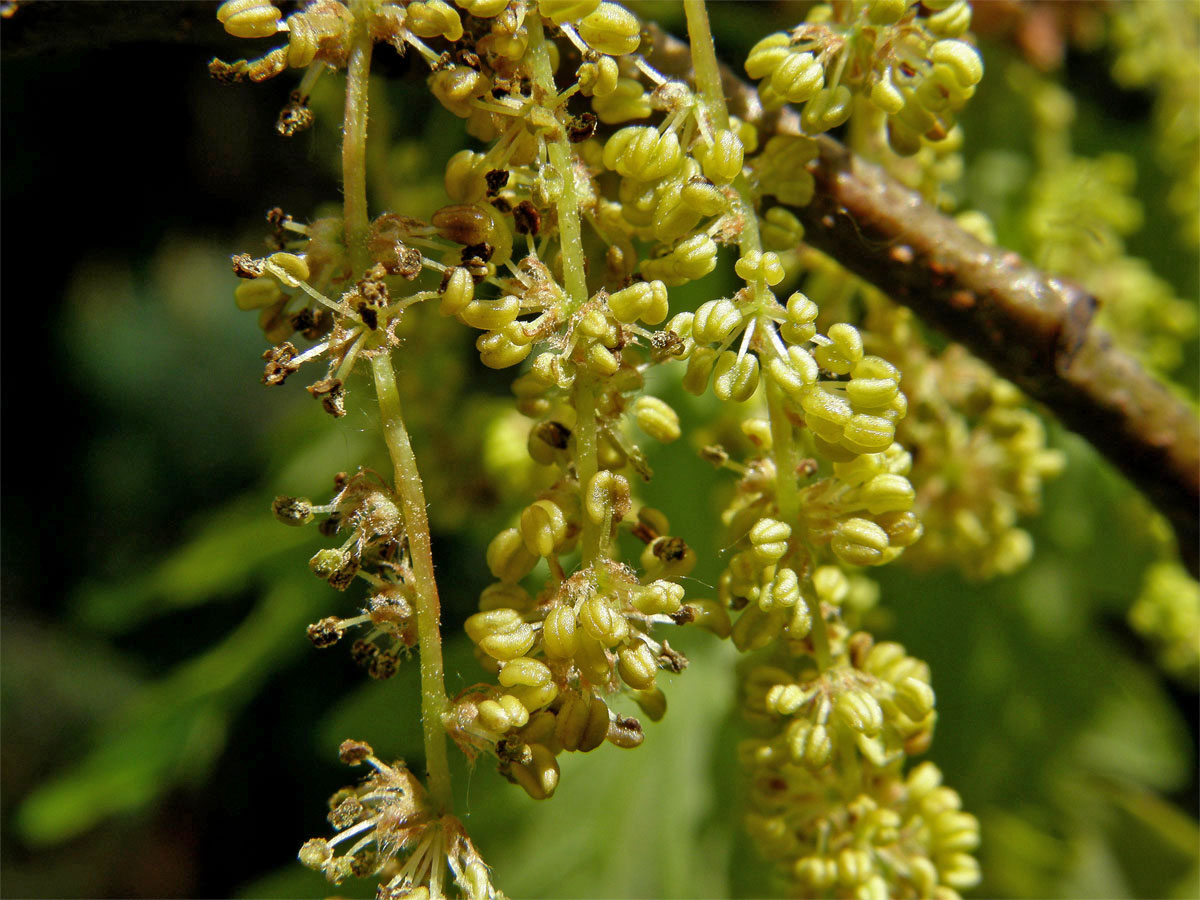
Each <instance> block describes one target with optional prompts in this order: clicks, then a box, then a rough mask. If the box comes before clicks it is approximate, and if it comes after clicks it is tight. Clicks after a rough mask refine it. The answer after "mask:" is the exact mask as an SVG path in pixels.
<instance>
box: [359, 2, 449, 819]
mask: <svg viewBox="0 0 1200 900" xmlns="http://www.w3.org/2000/svg"><path fill="white" fill-rule="evenodd" d="M376 6H377V3H376V2H375V0H354V2H353V3H352V4H351V10H352V12H353V14H354V32H353V38H352V43H351V49H350V64H349V67H348V69H347V72H346V112H345V120H344V122H343V135H342V189H343V194H344V198H345V206H344V213H343V216H344V218H343V228H344V234H345V241H346V252H347V253H348V254H349V257H350V265H351V267H352V272H353V273H354V275H355V276H358V275H361V274H362V273H364V272H365V271H366V269H367V267H368V266H369V265H370V261H371V259H370V255H369V253H368V252H367V234H368V232H369V229H370V218H369V215H368V211H367V90H368V85H369V80H370V72H371V49H372V45H373V42H372V39H371V32H370V28H369V19H370V16H371V14H372V12H373V11H374V9H375V7H376ZM371 371H372V373H373V374H374V376H375V391H376V394H377V396H378V399H379V413H380V417H381V419H382V421H383V436H384V441H385V442H386V443H387V448H388V454H389V455H390V456H391V458H392V465H393V466H394V467H395V482H396V494H397V495H398V496H399V498H400V506H401V508H402V510H403V511H404V530H405V533H406V535H407V537H408V551H409V556H410V557H411V558H412V567H413V576H414V580H415V582H416V583H415V584H414V586H413V588H414V593H415V595H416V601H417V639H418V641H419V642H420V648H421V650H420V652H421V726H422V730H423V732H424V738H425V767H426V773H427V775H428V777H427V785H426V786H427V788H428V790H429V796H430V798H431V799H432V800H433V802H434V803H435V804H436V805H437V807H438V808H439V810H441V811H443V812H444V811H447V810H449V809H450V805H451V790H450V763H449V760H448V759H447V757H446V732H445V728H444V726H443V725H442V719H443V716H444V714H445V713H446V710H447V709H448V707H449V701H448V700H447V698H446V688H445V677H444V675H443V664H442V634H441V622H440V620H441V603H440V601H439V599H438V591H437V581H436V579H435V577H434V572H433V551H432V544H431V541H430V537H429V519H428V517H427V516H426V514H425V490H424V488H423V487H422V485H421V475H420V472H418V470H417V458H416V456H415V455H414V454H413V449H412V442H411V441H410V440H409V438H408V430H407V429H406V428H405V426H404V416H403V410H402V408H401V405H400V392H399V391H398V390H397V388H396V376H395V373H394V372H393V371H392V360H391V356H390V354H388V353H379V354H378V355H377V356H375V357H374V358H373V359H372V360H371Z"/></svg>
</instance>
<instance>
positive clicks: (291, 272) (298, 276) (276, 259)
mask: <svg viewBox="0 0 1200 900" xmlns="http://www.w3.org/2000/svg"><path fill="white" fill-rule="evenodd" d="M267 263H268V264H270V265H271V266H274V267H275V268H276V269H277V270H278V271H277V272H275V273H274V274H275V275H276V277H278V278H279V280H280V281H282V282H283V283H284V284H285V285H286V286H287V287H298V286H299V285H300V282H301V281H308V275H309V272H308V263H306V262H305V261H304V260H303V259H302V258H301V257H299V256H297V255H296V254H294V253H272V254H271V255H270V256H268V257H267Z"/></svg>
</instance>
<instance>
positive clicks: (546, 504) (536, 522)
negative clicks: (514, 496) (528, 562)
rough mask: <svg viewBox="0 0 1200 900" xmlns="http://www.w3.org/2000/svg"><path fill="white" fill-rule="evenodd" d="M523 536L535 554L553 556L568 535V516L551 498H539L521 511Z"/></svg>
mask: <svg viewBox="0 0 1200 900" xmlns="http://www.w3.org/2000/svg"><path fill="white" fill-rule="evenodd" d="M520 531H521V537H522V538H523V539H524V541H525V547H526V549H528V550H529V552H530V553H532V554H533V555H534V556H546V557H548V556H552V555H553V554H554V551H555V550H556V549H558V547H559V546H560V545H561V544H562V542H563V541H564V540H566V537H567V518H566V516H565V515H563V511H562V508H561V507H559V505H558V504H557V503H554V502H552V501H550V500H538V501H537V502H536V503H533V504H531V505H530V506H527V507H525V509H524V510H523V511H522V513H521V525H520Z"/></svg>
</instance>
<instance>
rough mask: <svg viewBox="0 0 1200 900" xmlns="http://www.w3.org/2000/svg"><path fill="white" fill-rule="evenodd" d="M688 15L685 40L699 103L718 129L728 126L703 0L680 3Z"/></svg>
mask: <svg viewBox="0 0 1200 900" xmlns="http://www.w3.org/2000/svg"><path fill="white" fill-rule="evenodd" d="M683 9H684V12H685V14H686V15H687V26H688V38H689V40H691V42H692V66H693V67H694V68H695V72H696V88H697V90H699V92H700V98H701V101H702V102H703V103H704V105H705V107H706V108H707V109H708V113H709V115H710V116H712V121H713V125H714V126H715V127H717V128H728V127H729V112H728V110H727V109H726V108H725V88H724V87H723V86H722V84H721V66H720V64H719V63H718V62H717V51H716V48H715V47H713V39H712V29H711V28H710V27H709V24H708V6H707V4H706V3H705V0H683Z"/></svg>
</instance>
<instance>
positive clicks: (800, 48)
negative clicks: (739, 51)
mask: <svg viewBox="0 0 1200 900" xmlns="http://www.w3.org/2000/svg"><path fill="white" fill-rule="evenodd" d="M922 12H924V13H925V14H924V15H922V14H921V13H922ZM970 25H971V7H970V4H969V3H968V2H967V0H929V2H923V3H915V2H913V0H854V2H849V3H831V4H819V5H817V6H815V7H813V8H812V10H810V12H809V13H808V16H807V20H806V21H805V22H803V23H801V24H800V25H797V26H796V27H795V28H794V29H792V31H791V32H790V33H785V32H778V33H776V34H772V35H769V36H768V37H765V38H763V39H762V40H761V41H759V42H758V43H757V44H756V45H755V46H754V48H753V49H752V50H751V51H750V55H749V56H748V57H747V59H746V73H747V74H748V75H749V76H750V77H751V78H754V79H761V83H760V84H759V86H758V94H759V97H760V99H761V100H762V102H763V106H764V107H766V108H767V109H772V108H776V107H779V106H782V105H783V104H785V103H795V104H803V107H802V109H801V113H800V117H801V121H802V123H803V126H804V130H805V132H806V133H807V134H819V133H821V132H823V131H828V130H829V129H831V128H836V127H837V126H839V125H841V124H843V123H844V122H846V120H847V119H849V118H850V116H851V113H852V112H853V111H854V98H855V96H856V95H861V96H863V97H865V98H866V99H868V100H869V101H870V103H871V105H872V106H873V107H875V108H876V109H877V110H878V111H879V112H880V113H881V114H883V115H885V116H886V118H887V137H888V142H889V143H890V144H891V147H892V149H893V150H894V151H895V152H896V153H899V154H901V155H905V156H907V155H911V154H913V153H916V152H917V151H918V150H920V149H921V146H922V142H923V141H924V142H930V143H937V142H940V141H944V140H946V139H947V138H948V137H949V136H950V132H951V131H952V129H953V128H954V123H955V115H956V113H958V112H959V111H960V110H961V109H962V108H963V106H964V105H965V104H966V102H967V101H968V100H969V99H970V98H971V96H972V95H973V94H974V93H975V85H977V84H978V83H979V81H980V79H981V78H982V77H983V62H982V60H981V59H980V57H979V53H978V51H976V50H975V48H974V47H972V46H971V45H970V44H968V43H967V42H966V41H964V40H961V39H960V38H961V37H962V35H963V34H965V33H966V31H967V29H968V28H969V27H970Z"/></svg>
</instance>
